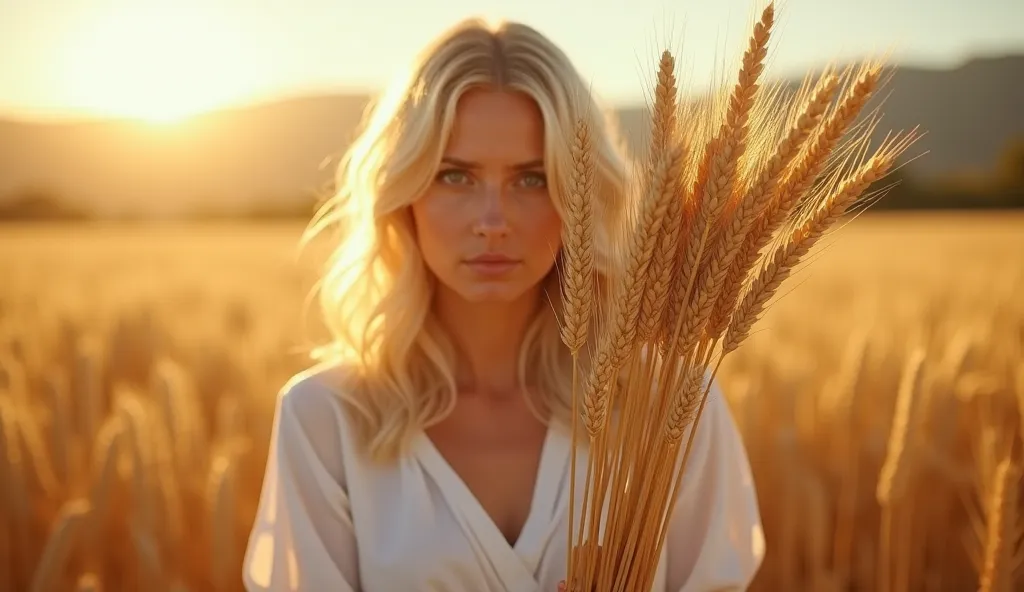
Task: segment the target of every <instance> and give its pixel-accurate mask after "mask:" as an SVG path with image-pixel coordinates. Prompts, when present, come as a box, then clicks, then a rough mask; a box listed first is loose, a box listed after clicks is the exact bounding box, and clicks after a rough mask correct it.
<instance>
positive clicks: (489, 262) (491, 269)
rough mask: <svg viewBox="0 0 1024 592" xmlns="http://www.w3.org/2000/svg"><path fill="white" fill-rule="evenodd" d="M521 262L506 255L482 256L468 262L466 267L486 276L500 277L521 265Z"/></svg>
mask: <svg viewBox="0 0 1024 592" xmlns="http://www.w3.org/2000/svg"><path fill="white" fill-rule="evenodd" d="M520 263H521V262H520V261H518V260H516V259H512V258H511V257H506V256H504V255H481V256H479V257H474V258H472V259H469V260H467V261H466V266H467V267H469V268H470V269H472V270H473V271H474V272H475V273H478V274H480V275H485V276H500V275H503V274H506V273H508V272H510V271H512V270H513V269H515V268H516V267H518V266H519V265H520Z"/></svg>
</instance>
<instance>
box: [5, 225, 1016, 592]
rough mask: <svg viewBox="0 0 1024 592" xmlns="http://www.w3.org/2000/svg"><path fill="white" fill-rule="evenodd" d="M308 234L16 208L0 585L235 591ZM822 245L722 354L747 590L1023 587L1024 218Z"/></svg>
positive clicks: (10, 260) (861, 233) (296, 326)
mask: <svg viewBox="0 0 1024 592" xmlns="http://www.w3.org/2000/svg"><path fill="white" fill-rule="evenodd" d="M300 232H301V226H299V225H296V224H287V223H281V224H266V225H256V224H250V225H227V224H221V225H215V224H211V225H190V226H175V225H153V226H103V225H97V226H89V227H74V226H59V225H53V226H41V225H34V226H2V227H0V336H2V339H0V590H32V591H36V590H106V591H125V590H146V591H150V590H152V591H159V590H191V591H206V590H210V591H228V590H240V589H241V580H240V573H241V572H240V566H241V555H242V552H243V550H244V546H245V542H246V537H247V535H248V530H249V523H250V520H251V519H252V517H253V515H254V513H255V509H256V503H257V500H258V495H259V488H260V480H261V477H262V470H263V464H264V462H265V458H266V452H267V450H266V446H267V441H268V437H269V430H270V424H271V419H272V414H273V409H274V402H275V401H274V399H275V395H276V393H277V389H278V388H279V387H280V386H282V384H283V383H284V381H285V380H287V378H288V377H289V376H290V375H291V374H292V373H293V372H295V371H297V370H300V369H302V368H303V367H304V365H305V364H306V359H305V358H304V354H305V351H306V350H307V349H308V348H309V347H310V346H311V345H313V344H315V343H318V341H317V340H318V339H320V338H321V337H322V336H323V334H322V332H321V331H320V328H319V325H318V323H317V316H316V315H317V313H318V310H317V308H316V306H315V302H307V299H306V297H307V295H308V292H309V290H310V289H311V287H312V286H313V282H314V281H315V271H316V268H315V266H314V263H315V262H316V259H315V258H314V257H303V258H299V257H298V256H297V255H298V254H297V251H296V241H297V239H298V237H299V234H300ZM822 247H823V248H818V249H816V250H815V251H814V252H813V254H812V255H811V256H809V257H808V260H807V261H808V263H805V264H803V265H802V267H801V268H800V270H799V271H798V273H797V274H796V276H795V278H794V279H793V280H790V282H789V284H788V285H787V287H786V288H784V290H783V292H784V294H782V295H781V297H780V298H778V299H777V301H776V302H775V303H774V304H773V305H772V306H771V308H770V309H769V311H768V313H767V315H766V316H765V318H764V320H763V321H762V322H761V323H760V324H759V325H757V327H756V328H755V334H754V335H753V336H752V337H751V338H750V339H749V340H748V341H747V342H746V343H745V344H744V345H743V346H742V347H741V348H740V349H739V350H737V351H736V352H735V353H734V354H732V355H731V356H730V359H729V360H728V361H727V362H726V364H725V366H723V368H722V372H721V373H720V374H719V377H720V380H721V383H722V385H723V387H724V390H725V392H726V394H727V395H728V396H729V399H730V403H731V404H732V408H733V411H734V413H735V416H736V419H737V422H738V423H739V425H740V427H741V430H742V432H743V435H744V437H745V439H746V443H747V446H748V451H749V453H750V458H751V462H752V464H753V468H754V473H755V478H756V479H757V484H758V487H759V495H760V501H761V509H762V512H763V517H764V522H765V529H766V535H767V539H768V555H767V559H766V562H765V564H764V567H763V569H762V571H761V572H760V574H759V575H758V578H757V580H756V582H755V586H754V589H755V590H786V591H793V590H816V591H819V590H820V591H826V592H827V591H831V590H837V591H838V590H880V591H882V592H887V591H905V590H951V591H963V590H975V589H983V590H993V591H1009V590H1019V589H1020V587H1021V586H1024V577H1022V576H1024V572H1022V570H1021V564H1022V563H1024V548H1022V545H1021V535H1022V532H1024V528H1022V525H1024V520H1022V515H1024V512H1022V510H1024V507H1022V502H1021V497H1020V496H1021V494H1022V492H1021V482H1022V479H1021V472H1020V471H1021V456H1022V455H1021V432H1022V429H1024V419H1022V413H1021V408H1022V406H1024V216H1021V215H1019V214H999V215H991V214H989V215H951V214H941V215H938V214H937V215H920V214H915V215H885V216H882V215H873V216H864V217H861V218H858V219H856V220H854V221H852V222H851V223H849V224H846V225H844V226H842V227H841V228H840V229H839V230H838V231H836V232H834V233H833V234H831V235H830V236H829V237H827V238H826V239H825V240H824V241H823V245H822ZM915 352H922V353H923V357H921V356H919V355H915ZM883 477H884V479H885V480H886V481H887V482H888V484H889V485H888V486H887V487H885V488H883V491H881V492H879V487H878V484H879V482H880V480H882V478H883ZM883 502H884V503H883Z"/></svg>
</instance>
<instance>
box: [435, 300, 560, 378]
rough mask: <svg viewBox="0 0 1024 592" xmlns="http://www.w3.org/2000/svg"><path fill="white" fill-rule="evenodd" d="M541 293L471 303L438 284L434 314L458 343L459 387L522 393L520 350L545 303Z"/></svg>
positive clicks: (457, 370)
mask: <svg viewBox="0 0 1024 592" xmlns="http://www.w3.org/2000/svg"><path fill="white" fill-rule="evenodd" d="M538 294H539V291H538V292H536V293H535V292H529V293H527V294H524V295H523V296H522V297H521V298H519V299H517V300H516V301H513V302H487V303H475V302H467V301H466V300H465V299H463V298H462V297H460V296H459V295H458V294H455V293H454V292H452V291H451V290H448V289H447V288H444V287H441V288H439V289H438V291H437V293H436V294H435V298H434V314H435V315H436V316H437V319H438V322H439V323H440V324H441V326H442V327H444V329H445V331H446V332H447V333H448V335H449V337H450V338H451V339H452V341H453V342H454V344H455V348H456V351H457V355H458V356H459V359H458V366H457V368H456V376H455V379H456V381H457V383H458V386H459V389H460V390H463V391H465V392H472V393H474V394H477V395H482V396H494V397H505V396H508V395H515V394H518V393H520V392H521V389H522V387H523V386H525V385H522V384H520V383H519V372H518V364H519V352H520V347H521V345H522V343H523V339H524V338H525V336H526V331H527V329H528V328H529V326H530V323H531V321H532V320H533V317H534V315H536V313H537V307H538V306H541V305H542V303H541V302H540V301H539V299H538Z"/></svg>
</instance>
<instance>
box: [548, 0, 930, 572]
mask: <svg viewBox="0 0 1024 592" xmlns="http://www.w3.org/2000/svg"><path fill="white" fill-rule="evenodd" d="M774 20H775V8H774V4H768V6H767V7H766V8H765V9H764V10H763V12H762V14H761V17H760V20H759V21H758V22H757V23H756V25H755V27H754V30H753V35H752V36H751V38H750V41H749V45H748V47H747V49H746V52H745V53H744V55H743V61H742V66H741V69H740V72H739V77H738V80H737V81H736V83H735V85H734V86H733V88H732V90H731V92H729V93H728V94H727V95H725V96H724V97H723V98H725V99H726V102H724V103H721V104H716V102H715V101H705V102H701V103H697V104H695V105H689V106H681V104H680V100H679V97H678V89H677V84H676V76H675V73H674V70H675V58H674V57H673V55H672V54H671V53H670V52H668V51H665V52H664V53H663V54H662V56H661V60H660V65H659V72H658V82H657V87H656V90H655V93H654V97H655V98H654V105H653V113H652V122H651V133H650V139H651V143H650V147H649V151H648V153H647V154H646V157H645V158H642V159H641V161H640V162H641V164H640V167H641V168H640V169H639V171H638V173H637V175H636V176H635V178H636V179H637V181H636V183H637V186H636V187H635V189H636V190H637V195H638V196H639V200H638V203H639V205H638V212H636V215H635V225H634V228H633V229H632V233H631V234H630V237H629V240H628V241H627V243H628V245H627V246H626V247H625V249H626V250H627V252H625V253H623V258H622V260H623V266H624V267H623V269H622V270H621V273H622V275H621V277H619V278H618V279H617V280H616V283H615V284H614V285H613V286H611V288H610V290H612V293H610V294H609V296H610V298H608V299H607V302H609V306H608V307H607V310H596V309H595V310H591V309H592V308H594V304H593V303H594V302H595V301H596V300H597V299H596V298H595V297H594V294H593V291H594V286H595V283H594V281H593V280H592V277H591V273H592V267H593V255H592V251H593V246H592V245H591V241H592V236H591V230H590V229H591V226H592V224H593V219H592V218H593V216H594V215H595V214H594V213H593V212H591V211H590V209H589V208H590V204H589V192H590V191H591V186H592V183H593V171H592V165H591V158H590V155H589V154H588V152H589V150H590V146H589V137H588V126H587V123H586V121H580V122H579V123H578V124H577V128H576V133H575V138H574V141H573V171H572V173H571V175H570V177H569V180H568V186H567V187H566V188H565V192H566V196H567V215H566V219H565V230H564V238H565V241H564V244H565V253H564V270H563V279H562V303H563V319H562V323H563V326H562V337H563V341H564V342H565V344H566V346H567V347H568V348H569V349H570V351H571V352H572V354H573V357H574V372H573V374H574V377H573V385H574V387H573V391H574V392H573V407H574V409H573V422H572V423H573V426H572V432H573V435H572V438H573V449H574V453H573V458H572V461H571V469H570V470H571V471H572V472H573V474H575V471H576V464H577V460H576V457H577V453H578V451H579V450H580V449H581V447H584V446H585V447H586V448H587V453H588V458H589V460H588V465H587V468H586V481H585V485H584V488H585V491H584V492H583V494H584V495H582V500H583V501H582V503H581V504H580V507H578V508H577V507H576V503H575V500H576V499H577V496H576V492H575V490H574V489H575V488H573V491H571V492H570V500H571V501H570V508H569V523H570V524H578V528H576V529H575V530H576V532H570V533H569V536H568V541H567V544H568V545H569V551H570V552H569V553H568V555H569V564H568V566H567V569H568V589H569V590H588V591H589V590H601V591H604V590H647V589H650V587H651V585H652V580H653V577H654V574H655V570H656V568H657V563H658V557H659V556H660V554H661V548H662V546H663V544H664V541H665V538H666V530H665V529H666V526H667V524H668V518H669V516H670V515H671V514H672V511H673V507H674V505H675V501H676V499H677V497H678V496H677V492H678V490H679V487H680V483H681V479H682V475H683V474H684V469H685V466H686V462H687V459H688V456H689V453H690V449H691V447H692V443H693V438H694V434H695V431H696V428H697V425H698V423H699V421H700V417H701V413H702V412H703V409H704V405H705V403H706V401H707V397H708V393H709V391H710V385H711V383H712V382H713V381H714V377H715V374H716V373H717V371H718V368H719V365H720V364H721V362H722V359H723V357H724V356H726V355H727V354H729V353H730V352H732V351H733V350H735V349H736V348H737V347H738V346H739V345H740V343H741V342H742V341H743V340H744V339H745V338H746V336H747V335H748V334H749V333H750V330H751V327H752V325H753V324H754V323H755V322H756V320H757V319H758V318H759V316H760V314H761V313H762V311H763V310H764V308H765V306H766V304H767V303H768V301H769V300H770V299H771V298H772V297H773V295H774V294H775V293H776V291H777V290H778V288H779V286H780V284H781V283H782V282H783V281H785V280H786V279H787V277H789V275H790V274H791V272H792V271H793V270H794V267H795V266H796V265H797V264H798V263H799V262H800V261H801V259H802V258H803V257H804V256H805V255H806V254H807V253H808V251H809V249H810V248H811V246H812V245H813V244H814V243H815V242H816V241H818V240H819V239H820V238H821V237H822V235H823V234H824V233H825V232H826V231H827V230H828V229H829V228H830V227H832V226H833V225H834V224H835V223H836V222H837V221H838V220H839V219H840V218H841V217H842V216H843V215H844V214H846V213H847V212H848V211H849V210H850V208H851V206H853V205H854V204H855V203H857V202H858V201H859V200H860V198H861V197H862V196H864V197H865V201H866V200H867V198H868V197H869V196H867V195H865V193H866V190H867V189H868V187H869V186H870V185H872V184H873V183H874V182H876V181H878V180H879V179H881V178H883V177H884V176H885V175H886V174H887V173H888V172H890V171H891V170H892V168H893V166H894V164H895V161H896V159H897V158H898V157H899V156H900V155H901V154H902V153H903V152H904V151H905V150H906V149H907V148H908V147H909V146H910V145H911V144H912V143H913V141H914V140H915V133H914V132H910V133H908V134H898V135H896V136H894V137H890V138H887V139H886V141H884V142H883V143H882V145H881V146H879V147H877V148H876V149H875V150H874V151H873V152H871V151H870V150H869V139H870V134H871V132H872V131H873V127H874V121H871V120H869V121H867V122H865V123H862V124H856V125H855V123H856V122H857V120H858V116H859V115H860V113H861V111H862V110H863V108H864V106H865V104H866V102H867V101H868V99H869V98H870V97H871V96H872V95H873V94H874V93H875V92H876V91H877V89H878V88H879V87H880V86H881V84H882V72H883V69H882V66H881V64H879V63H877V62H873V61H870V62H865V63H862V64H859V65H858V66H857V67H856V68H850V69H848V70H847V71H846V72H844V73H842V74H841V75H838V74H836V73H835V72H834V71H833V70H832V69H828V70H826V71H825V72H823V73H822V74H821V75H820V77H819V78H818V80H817V82H816V83H815V84H813V85H805V87H804V88H803V89H802V91H801V92H800V93H798V94H797V95H796V96H795V97H793V98H792V99H790V100H789V103H788V105H786V107H787V108H786V109H783V108H781V107H782V106H783V103H782V102H783V101H784V100H785V99H784V98H783V93H781V92H777V91H778V90H780V88H781V87H779V88H775V89H772V91H770V92H764V91H762V89H761V86H762V85H761V83H760V82H759V80H760V78H761V75H762V72H763V70H764V64H765V58H766V55H767V46H768V40H769V36H770V33H771V30H772V26H773V24H774ZM840 90H841V91H842V94H841V95H840V96H839V98H838V101H835V102H834V101H833V98H834V95H836V94H837V91H840ZM722 110H724V118H722V117H721V116H720V115H718V113H719V112H720V111H722ZM780 113H781V114H788V117H780V116H779V114H780ZM719 120H721V123H720V125H717V126H710V125H708V122H709V121H719ZM869 152H871V153H870V155H869ZM766 247H769V248H768V249H766ZM762 251H764V253H762ZM591 317H593V320H592V319H591ZM592 322H593V323H594V324H595V325H596V327H597V331H596V334H597V342H596V343H595V344H594V347H593V348H592V352H591V353H592V355H591V356H590V359H589V364H588V367H587V368H586V370H585V371H584V370H583V369H582V368H583V367H582V365H581V363H580V360H581V356H582V354H583V353H585V348H587V347H588V344H587V338H588V337H587V336H588V327H589V326H590V325H591V323H592ZM709 369H710V372H709ZM581 375H582V376H581ZM580 421H582V425H583V428H584V429H585V436H584V433H583V432H581V430H580V427H579V423H580ZM687 433H688V437H686V438H684V436H685V435H686V434H687ZM684 440H685V442H684ZM572 530H574V529H570V531H572Z"/></svg>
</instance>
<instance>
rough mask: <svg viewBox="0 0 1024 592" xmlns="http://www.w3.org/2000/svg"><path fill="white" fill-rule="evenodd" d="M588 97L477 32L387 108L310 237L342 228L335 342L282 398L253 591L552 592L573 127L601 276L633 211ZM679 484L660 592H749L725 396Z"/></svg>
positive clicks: (615, 153) (536, 54) (507, 26)
mask: <svg viewBox="0 0 1024 592" xmlns="http://www.w3.org/2000/svg"><path fill="white" fill-rule="evenodd" d="M588 86H589V85H588V84H587V83H586V82H585V81H584V80H583V79H582V78H581V76H580V75H579V74H578V73H577V71H576V70H575V69H574V67H573V65H572V64H571V63H570V61H569V59H568V58H567V57H566V56H565V54H564V53H563V52H562V51H561V50H559V49H558V48H557V47H556V46H555V45H553V44H552V43H551V42H550V41H549V40H548V39H546V38H545V37H544V36H542V35H541V34H540V33H538V32H537V31H535V30H534V29H532V28H529V27H527V26H524V25H521V24H515V23H504V24H501V25H499V26H496V27H491V26H488V25H486V24H485V23H483V22H480V21H477V20H471V21H466V22H464V23H461V24H459V25H457V26H455V27H454V28H452V29H451V30H449V31H447V32H446V33H445V34H443V35H442V36H441V37H440V38H439V39H438V40H437V41H436V42H434V43H433V44H432V45H431V46H430V47H428V48H426V50H425V51H424V52H423V53H422V54H421V55H420V56H419V57H418V59H417V60H416V62H415V64H414V65H413V67H412V68H411V69H410V71H409V72H408V76H407V77H406V78H404V79H403V80H401V81H399V82H398V83H396V84H395V85H394V86H393V87H392V88H391V89H390V91H389V92H388V93H387V94H385V95H384V97H383V99H382V100H381V102H380V103H379V104H378V105H377V106H376V108H375V110H374V111H373V113H372V116H371V117H370V119H369V120H368V122H367V124H366V127H365V129H364V130H363V132H362V134H361V135H360V136H359V138H358V139H357V140H356V142H355V144H354V145H353V146H352V148H351V150H350V152H349V154H348V156H347V158H346V159H345V162H344V163H343V166H342V167H341V171H340V175H339V187H340V189H339V191H338V193H337V195H336V197H335V198H334V199H333V201H332V202H331V204H329V206H328V207H327V208H326V209H325V210H324V211H323V212H322V215H321V216H320V217H318V219H317V220H315V221H314V224H313V226H312V228H313V229H314V230H323V229H326V228H330V227H333V226H337V227H338V228H339V229H340V230H341V232H340V236H341V239H340V246H339V247H338V248H337V251H336V252H335V254H334V256H333V258H332V260H331V265H330V266H329V270H328V272H327V273H326V275H325V277H324V278H323V283H322V286H321V289H322V304H323V309H324V315H325V319H326V322H327V324H328V326H329V328H330V329H331V331H332V335H333V342H332V344H331V347H330V348H328V349H327V350H326V351H324V352H322V354H323V355H322V362H321V364H320V365H319V366H317V367H315V368H313V369H311V370H309V371H307V372H304V373H302V374H301V375H299V376H296V377H295V378H294V379H293V380H292V381H290V383H289V384H287V385H286V386H285V388H284V389H283V390H282V393H281V396H280V399H279V401H278V407H277V410H276V416H275V423H274V430H273V436H272V441H271V444H270V452H269V459H268V463H267V467H266V474H265V477H264V482H263V489H262V495H261V499H260V504H259V511H258V515H257V517H256V521H255V524H254V526H253V529H252V533H251V536H250V539H249V545H248V548H247V550H246V554H245V565H244V582H245V586H246V588H247V589H248V590H250V591H253V592H254V591H264V590H265V591H275V592H277V591H285V590H289V591H290V590H303V591H311V592H342V591H354V590H364V591H368V592H405V591H414V590H432V591H467V592H490V591H494V592H497V591H509V592H536V591H538V590H539V591H543V592H554V591H555V590H556V589H558V587H559V585H560V582H561V581H562V580H563V579H564V577H565V567H566V548H565V547H566V538H567V532H566V529H567V527H568V525H567V523H566V521H567V508H568V492H569V485H568V480H569V477H570V475H569V456H570V436H569V432H568V430H567V428H566V425H567V419H568V415H569V413H568V410H569V403H570V401H569V399H570V392H571V359H570V358H569V356H568V352H567V351H566V349H565V347H564V346H563V345H562V343H561V341H560V339H559V334H558V321H557V309H558V297H557V296H558V277H557V273H556V269H557V264H556V260H557V258H558V254H559V249H560V233H561V219H560V215H559V213H560V212H561V211H562V205H561V198H560V197H559V194H558V191H557V187H559V183H560V181H561V179H562V177H563V176H564V174H565V167H564V163H565V161H566V154H565V150H566V148H565V138H567V137H569V135H570V134H571V133H572V129H573V127H572V126H573V124H574V122H575V121H576V119H577V118H579V117H588V118H590V120H591V130H592V131H593V133H594V134H595V137H596V149H597V153H598V157H597V158H598V166H597V172H598V181H599V191H598V193H597V194H596V195H595V196H594V200H595V205H596V207H597V212H598V214H599V216H598V219H599V221H600V223H601V224H602V226H601V227H600V228H598V233H597V235H598V240H599V251H600V253H599V255H600V256H599V258H598V259H599V261H598V265H599V266H600V267H601V268H602V269H604V270H606V271H607V270H608V269H610V268H611V267H610V263H609V262H610V256H609V253H611V252H612V251H613V249H612V241H613V240H614V239H615V237H616V236H617V235H618V234H619V229H620V226H621V222H622V219H623V216H622V212H623V211H624V208H625V204H624V203H623V197H622V196H623V194H624V193H625V191H624V187H625V184H626V177H625V176H626V171H627V164H626V163H625V161H624V158H623V156H622V153H621V152H620V150H619V148H618V146H617V144H616V143H615V141H614V140H613V135H612V132H611V128H610V126H609V124H608V123H607V122H606V121H605V120H604V119H603V118H602V117H599V114H600V113H601V111H600V108H599V106H598V105H597V103H596V102H595V99H594V98H593V97H592V95H591V94H590V92H589V89H588ZM585 466H586V463H585V462H582V463H580V471H579V474H578V475H576V478H577V479H578V481H577V482H578V483H579V485H578V486H577V487H576V491H577V492H582V490H583V482H582V479H583V477H584V472H585ZM687 471H688V473H690V474H689V475H688V476H687V477H688V478H687V479H686V485H685V487H684V490H683V492H682V497H681V499H680V501H679V503H678V504H677V506H676V510H675V514H674V519H673V526H672V529H671V532H670V533H669V535H668V536H669V538H668V541H667V544H666V546H665V551H664V557H663V560H662V567H661V569H660V574H659V576H658V578H657V582H658V583H657V588H656V589H657V590H671V591H673V592H675V591H685V592H695V591H706V590H721V589H742V588H745V587H746V586H747V585H748V584H749V582H750V581H751V579H752V577H753V576H754V574H755V572H756V571H757V569H758V567H759V565H760V563H761V560H762V553H763V539H762V538H761V530H760V517H759V513H758V507H757V501H756V497H755V491H754V488H753V484H752V482H751V476H750V471H749V467H748V462H747V458H746V454H745V451H744V449H743V445H742V443H741V441H740V438H739V436H738V434H737V431H736V428H735V425H734V423H733V420H732V418H731V416H730V415H729V411H728V409H727V407H726V405H725V403H724V401H723V400H722V396H721V393H720V392H718V390H717V389H714V390H712V395H711V399H710V402H709V404H708V408H707V410H706V412H705V417H704V419H703V420H702V423H701V428H700V430H698V436H697V439H696V443H695V450H694V453H693V457H692V460H691V461H690V463H689V465H688V468H687Z"/></svg>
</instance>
